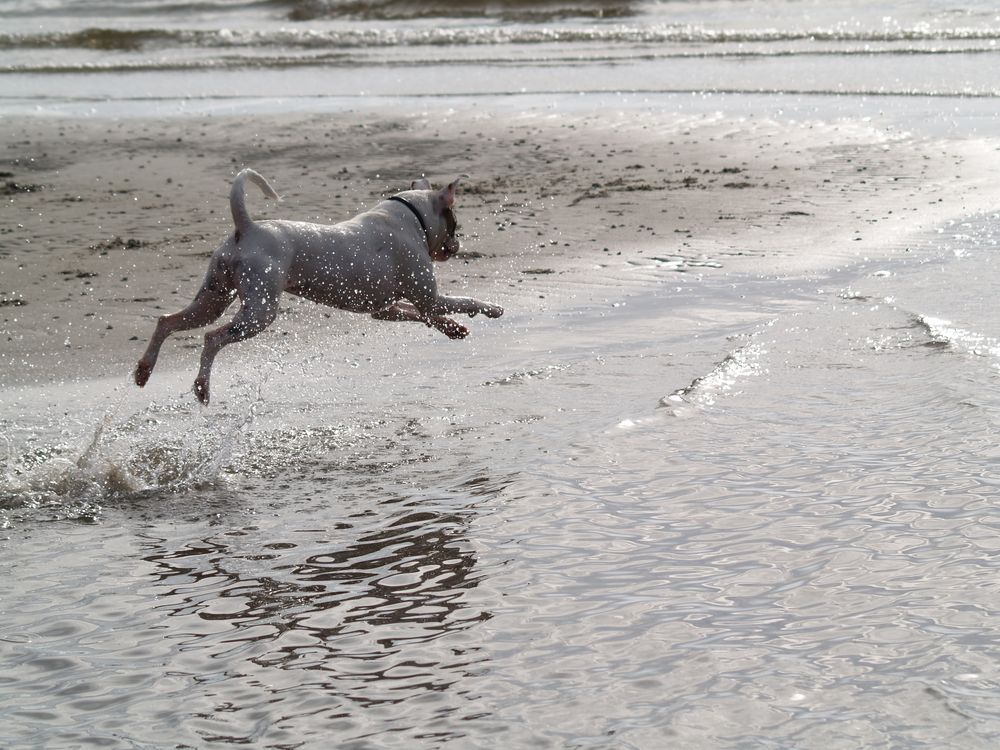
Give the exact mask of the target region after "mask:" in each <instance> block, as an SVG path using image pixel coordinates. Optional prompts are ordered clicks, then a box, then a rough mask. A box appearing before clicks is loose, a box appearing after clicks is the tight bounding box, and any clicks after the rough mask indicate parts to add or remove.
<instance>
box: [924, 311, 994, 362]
mask: <svg viewBox="0 0 1000 750" xmlns="http://www.w3.org/2000/svg"><path fill="white" fill-rule="evenodd" d="M915 322H916V325H918V326H919V327H920V328H923V329H924V330H925V331H926V332H927V335H928V336H929V337H930V339H931V343H932V344H936V345H939V346H948V347H950V348H952V349H954V350H956V351H960V352H963V353H965V354H971V355H972V356H975V357H989V358H991V359H993V360H995V361H994V363H993V366H994V367H997V368H998V369H1000V341H998V340H997V339H995V338H992V337H990V336H985V335H983V334H981V333H976V332H975V331H967V330H965V329H964V328H958V327H957V326H955V325H953V324H952V323H951V321H948V320H943V319H941V318H934V317H930V316H927V315H918V316H916V319H915Z"/></svg>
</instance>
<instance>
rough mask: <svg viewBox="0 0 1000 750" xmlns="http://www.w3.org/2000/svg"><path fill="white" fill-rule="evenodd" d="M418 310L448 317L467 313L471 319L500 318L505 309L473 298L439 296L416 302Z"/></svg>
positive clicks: (426, 313)
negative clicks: (452, 314) (482, 317)
mask: <svg viewBox="0 0 1000 750" xmlns="http://www.w3.org/2000/svg"><path fill="white" fill-rule="evenodd" d="M416 305H417V309H418V310H420V312H422V313H423V314H424V315H446V314H448V313H465V314H466V315H468V316H469V317H470V318H471V317H475V316H476V315H478V314H480V313H482V314H483V315H485V316H486V317H487V318H499V317H500V316H501V315H503V308H502V307H500V306H499V305H491V304H490V303H488V302H480V301H479V300H477V299H472V297H446V296H444V295H437V296H435V297H432V298H430V299H427V300H420V301H419V302H416Z"/></svg>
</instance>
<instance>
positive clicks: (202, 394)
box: [192, 377, 208, 406]
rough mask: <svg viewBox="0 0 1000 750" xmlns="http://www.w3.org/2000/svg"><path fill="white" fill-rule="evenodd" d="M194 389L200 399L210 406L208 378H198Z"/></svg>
mask: <svg viewBox="0 0 1000 750" xmlns="http://www.w3.org/2000/svg"><path fill="white" fill-rule="evenodd" d="M192 390H193V391H194V395H195V396H196V397H197V398H198V400H199V401H201V403H203V404H205V406H208V378H201V377H199V378H196V379H195V381H194V388H193V389H192Z"/></svg>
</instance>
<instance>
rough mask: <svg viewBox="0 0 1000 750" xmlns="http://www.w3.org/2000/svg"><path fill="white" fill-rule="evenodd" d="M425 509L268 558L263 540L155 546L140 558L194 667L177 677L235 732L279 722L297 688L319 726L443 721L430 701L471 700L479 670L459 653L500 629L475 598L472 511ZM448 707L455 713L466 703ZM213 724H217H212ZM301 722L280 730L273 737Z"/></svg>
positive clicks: (280, 546)
mask: <svg viewBox="0 0 1000 750" xmlns="http://www.w3.org/2000/svg"><path fill="white" fill-rule="evenodd" d="M396 502H397V503H399V502H400V501H399V500H397V501H396ZM408 505H410V506H412V505H414V504H413V503H410V504H408ZM419 505H420V507H419V508H415V507H406V504H404V507H403V508H400V509H398V510H397V511H396V512H395V513H394V514H393V515H392V516H391V517H388V518H386V519H385V520H384V521H383V522H382V523H380V524H376V526H375V527H374V528H364V529H362V530H361V533H357V530H355V529H353V527H352V525H351V524H350V523H344V522H341V523H337V524H335V525H334V527H333V528H332V529H331V530H330V531H329V532H325V531H321V530H314V531H304V530H298V531H295V532H294V541H284V540H282V541H270V542H267V543H263V544H261V545H260V546H259V548H258V547H257V545H256V542H257V540H259V538H260V537H259V533H258V529H256V528H254V527H250V528H247V529H243V530H240V531H232V532H229V533H228V534H224V535H220V536H216V537H212V538H209V539H202V540H198V541H195V542H191V543H189V544H186V545H185V546H183V547H181V548H171V547H170V546H169V542H168V541H167V540H166V539H158V540H148V541H147V542H146V543H145V545H144V546H145V547H146V550H147V551H146V553H145V554H144V556H143V557H144V559H145V560H146V561H147V562H149V563H152V564H153V565H155V566H156V573H155V574H156V577H157V584H156V589H157V591H158V592H159V593H158V594H157V597H158V601H159V603H158V604H157V606H156V610H157V611H158V613H159V615H160V616H162V615H164V614H165V615H166V616H167V617H169V618H173V622H171V620H167V622H171V625H170V629H171V630H172V631H173V636H172V637H174V638H177V639H178V649H177V658H178V660H179V661H181V662H185V663H188V662H189V661H190V663H188V666H187V667H186V668H185V669H179V670H178V671H177V672H175V674H176V675H178V676H184V677H186V678H188V679H190V680H191V681H192V682H193V683H195V684H202V685H203V686H204V690H205V691H206V695H207V694H211V695H212V696H213V697H214V700H215V701H216V702H217V704H218V705H217V706H216V708H215V709H214V711H217V710H218V706H219V705H223V706H226V709H225V713H226V716H225V718H224V724H225V726H226V727H227V729H226V730H225V731H227V732H230V733H231V732H232V728H233V727H234V726H240V725H242V726H246V727H248V728H249V726H250V725H251V724H254V723H255V722H256V721H259V720H260V719H259V717H258V718H257V719H254V718H253V717H254V716H255V714H256V712H257V711H258V710H259V709H260V707H261V706H263V705H264V704H265V703H266V704H268V705H269V706H270V707H269V709H268V715H269V716H272V717H278V716H281V715H282V714H283V713H285V711H284V710H283V709H281V708H280V706H275V704H280V703H282V702H283V701H284V700H285V699H286V698H290V697H292V695H293V693H291V692H289V691H291V690H292V689H294V698H293V704H294V706H295V707H296V708H295V710H296V711H301V710H302V708H303V700H302V697H303V694H302V691H303V690H305V691H308V692H309V693H312V694H313V695H312V697H311V698H310V699H309V700H307V701H305V705H308V706H311V709H310V710H309V713H311V714H312V715H313V717H314V719H315V720H322V721H323V722H326V721H331V720H336V719H342V720H344V721H349V720H350V717H351V716H352V711H354V710H356V708H357V707H363V708H373V707H376V706H379V705H382V704H403V703H409V702H411V701H415V702H416V703H417V704H419V705H414V706H412V707H411V708H410V709H409V710H408V711H407V712H405V713H403V714H397V715H396V722H398V729H400V730H402V729H412V728H413V727H415V726H420V725H423V724H426V723H428V722H431V721H432V720H433V718H434V714H435V712H436V711H437V710H438V708H439V706H438V704H437V702H436V701H434V700H433V699H432V698H430V697H429V695H430V694H433V693H441V692H445V691H457V692H458V693H461V689H460V686H459V684H460V682H461V680H462V678H463V677H464V676H465V675H467V674H469V673H470V671H471V670H474V669H477V668H479V667H478V665H479V664H480V663H481V662H482V661H483V656H482V655H481V654H480V653H479V651H478V649H477V648H475V647H471V646H470V647H467V646H463V645H461V644H462V638H461V633H462V631H464V630H467V629H469V628H471V627H473V626H475V625H476V624H478V623H481V622H484V621H486V620H488V619H489V618H490V613H489V612H488V611H487V610H486V609H484V607H483V606H482V604H481V603H479V602H477V601H475V599H474V598H473V597H470V596H469V592H470V591H472V590H473V589H475V587H476V586H477V583H478V579H479V577H480V576H481V575H482V574H481V573H479V572H477V570H476V562H477V561H476V554H475V552H474V551H473V548H472V545H471V543H470V542H469V539H468V528H467V527H468V524H469V523H470V521H471V520H472V518H473V517H474V514H475V508H474V507H472V506H471V505H470V506H467V507H464V508H459V509H454V508H448V507H447V504H446V503H441V504H439V507H437V508H431V509H428V505H427V504H426V503H424V502H421V503H420V504H419ZM381 507H382V509H383V510H386V511H392V510H393V504H390V503H385V504H383V505H382V506H381ZM206 641H208V642H206ZM439 641H440V643H438V642H439ZM237 656H238V657H239V658H234V657H237ZM219 664H225V665H226V669H225V672H224V673H223V674H216V670H217V669H218V665H219ZM209 686H210V687H209ZM421 705H426V706H427V709H422V708H420V706H421ZM447 705H448V706H449V708H448V709H447V710H446V711H445V713H449V714H450V713H453V712H454V711H455V710H457V709H458V706H459V705H460V702H458V703H456V702H455V701H454V700H449V701H447ZM288 712H289V713H291V712H292V706H289V708H288ZM240 714H244V717H242V718H241V716H240ZM204 720H205V721H212V720H211V719H210V717H209V715H208V714H207V713H206V715H205V717H204ZM293 723H294V722H289V721H288V720H286V719H279V720H277V722H276V730H278V731H280V730H281V728H282V726H287V727H291V726H292V724H293ZM219 731H220V732H221V731H222V729H221V727H220V729H219ZM255 731H258V732H259V731H265V733H269V732H270V730H263V728H262V727H259V726H258V727H257V729H256V730H255ZM250 734H251V733H248V735H247V737H248V738H249V737H250Z"/></svg>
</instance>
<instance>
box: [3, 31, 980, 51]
mask: <svg viewBox="0 0 1000 750" xmlns="http://www.w3.org/2000/svg"><path fill="white" fill-rule="evenodd" d="M997 40H1000V27H989V28H953V29H925V28H920V27H917V28H911V29H892V30H884V31H880V30H863V29H862V30H844V29H805V30H788V29H747V30H726V29H707V28H702V27H697V26H674V25H662V24H661V25H651V26H642V25H630V24H610V25H600V26H571V25H567V26H563V27H558V26H460V27H447V26H445V27H435V28H413V27H398V28H351V29H314V28H295V27H292V28H280V29H155V28H148V29H112V28H89V29H84V30H82V31H66V32H43V33H38V34H0V49H31V48H41V49H49V48H61V49H93V50H98V51H102V52H111V51H122V52H134V51H138V50H156V49H167V48H200V49H212V48H222V49H227V48H247V47H249V48H254V49H261V48H268V47H272V48H277V47H280V48H283V49H342V48H359V47H365V48H367V47H409V46H473V45H510V44H552V43H556V44H559V43H586V42H597V43H615V42H622V43H630V44H635V43H641V44H658V43H660V44H664V43H678V44H686V43H696V44H720V45H722V44H729V45H731V44H752V43H781V42H808V43H822V42H836V43H851V42H856V43H863V44H870V43H887V44H894V43H905V42H973V41H976V42H987V43H989V42H995V41H997ZM860 51H865V50H860ZM914 51H916V52H919V51H923V50H919V49H917V50H914ZM931 51H934V50H931ZM938 51H946V50H944V49H942V50H938ZM983 51H995V48H990V49H989V50H983ZM751 52H753V51H752V50H744V51H743V54H747V53H751ZM867 52H869V53H870V52H871V50H867Z"/></svg>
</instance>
